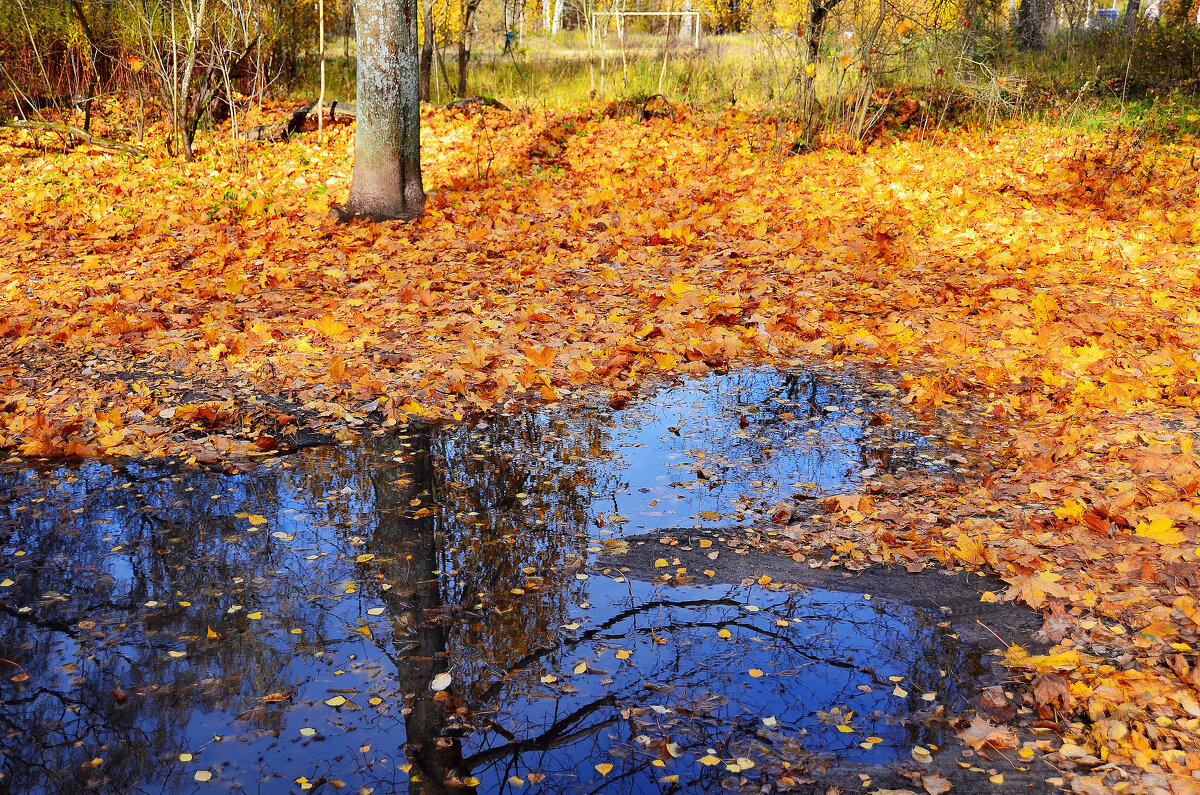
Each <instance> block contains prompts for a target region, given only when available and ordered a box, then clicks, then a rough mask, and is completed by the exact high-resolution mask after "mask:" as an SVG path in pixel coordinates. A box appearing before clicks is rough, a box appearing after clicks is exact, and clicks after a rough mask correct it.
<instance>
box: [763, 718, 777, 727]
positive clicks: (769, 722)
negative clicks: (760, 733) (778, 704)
mask: <svg viewBox="0 0 1200 795" xmlns="http://www.w3.org/2000/svg"><path fill="white" fill-rule="evenodd" d="M762 722H763V726H767V727H771V728H774V727H775V726H778V725H779V721H778V720H777V719H776V718H775V716H774V715H771V716H769V717H766V718H763V719H762Z"/></svg>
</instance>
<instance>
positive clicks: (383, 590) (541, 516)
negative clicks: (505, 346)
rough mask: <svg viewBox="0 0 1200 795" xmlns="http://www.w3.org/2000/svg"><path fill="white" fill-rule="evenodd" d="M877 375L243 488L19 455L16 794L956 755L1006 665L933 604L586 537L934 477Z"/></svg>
mask: <svg viewBox="0 0 1200 795" xmlns="http://www.w3.org/2000/svg"><path fill="white" fill-rule="evenodd" d="M863 394H864V393H863V390H862V388H861V386H855V385H854V384H853V383H850V382H848V381H837V380H833V379H830V378H827V377H817V376H814V375H811V374H804V375H780V374H777V373H775V372H774V371H767V370H751V371H743V372H741V373H738V374H731V375H728V376H714V377H712V378H709V379H706V380H703V381H693V382H688V383H686V384H684V385H682V386H680V387H678V388H676V389H673V390H670V391H665V392H663V393H661V394H660V395H659V396H657V397H655V398H653V399H651V400H649V401H647V402H646V403H644V404H641V405H639V406H638V407H635V408H630V409H627V410H624V411H620V412H614V411H611V410H609V409H607V408H604V409H601V408H597V407H588V406H576V407H574V408H573V409H572V410H571V411H569V412H568V411H553V412H530V413H525V414H521V415H518V416H512V417H499V418H495V419H493V420H491V421H489V422H486V423H480V424H479V425H477V426H475V427H472V428H449V429H442V430H436V429H435V430H422V431H419V432H411V433H408V434H406V435H401V436H396V437H379V438H376V439H373V440H368V441H364V442H363V443H362V444H360V445H355V446H340V447H331V448H319V449H313V450H308V451H305V452H303V453H301V454H297V455H295V456H291V457H288V458H282V459H273V460H269V461H267V462H266V463H265V464H264V465H263V466H262V467H261V468H259V469H256V470H255V471H253V472H250V473H248V474H240V475H224V474H218V473H212V472H200V471H195V470H178V469H174V468H172V467H170V466H167V465H154V464H148V463H144V462H143V463H137V462H118V463H97V462H92V463H86V464H83V465H80V466H63V467H58V468H53V469H48V470H42V471H35V470H33V469H28V468H25V469H8V470H0V494H4V495H6V497H5V501H4V502H0V657H2V658H4V659H5V662H3V663H0V667H2V668H3V679H0V704H2V709H0V731H2V732H3V734H2V735H0V736H2V737H3V740H2V741H0V773H3V776H4V778H3V779H2V780H0V789H6V788H13V789H18V790H21V791H28V792H43V791H46V792H49V791H61V790H78V789H84V788H89V787H90V788H94V789H99V790H105V791H121V792H151V791H154V792H160V791H172V792H175V791H213V789H214V788H215V789H216V790H219V791H239V792H240V791H259V790H265V791H302V790H305V789H313V790H316V789H322V788H324V789H327V790H331V789H333V788H334V787H344V788H345V789H342V790H341V791H346V792H359V791H361V790H362V788H367V789H368V790H369V789H372V788H374V790H375V791H376V792H393V791H398V790H400V789H408V790H409V791H412V792H421V791H430V792H439V791H446V790H451V791H457V790H460V789H462V788H465V789H468V790H469V789H471V788H476V789H477V790H478V791H481V792H501V791H514V792H515V791H521V790H522V789H525V790H526V791H549V792H558V791H562V792H592V791H606V792H641V791H646V790H662V791H689V792H690V791H716V790H721V789H738V788H746V789H750V788H758V787H760V786H762V785H763V784H764V783H766V782H772V781H778V780H780V778H781V777H783V776H792V777H795V778H796V779H797V780H803V777H804V776H805V775H807V772H810V771H814V770H819V769H821V768H822V767H826V766H829V765H832V764H834V763H835V762H836V763H862V764H868V765H876V764H885V763H889V762H893V761H899V760H903V759H907V758H908V755H909V753H910V752H911V749H912V747H913V745H916V744H920V745H924V746H926V747H930V748H936V747H938V746H941V745H942V744H944V743H945V742H946V741H947V734H948V733H947V732H944V730H943V728H942V724H941V723H939V720H938V717H939V716H940V715H941V714H943V713H945V712H948V713H954V712H956V711H958V710H959V709H961V707H962V706H963V705H964V703H965V700H966V699H967V698H969V697H970V696H971V695H972V694H973V691H972V690H971V688H972V684H971V683H972V681H973V679H974V677H976V676H977V675H978V674H980V673H981V672H982V671H983V665H984V662H983V660H982V657H981V655H980V653H979V652H978V651H973V650H971V649H970V648H967V647H964V646H963V645H962V644H961V643H959V642H957V641H956V640H955V637H954V636H953V634H952V632H951V630H950V629H949V628H948V627H947V626H946V625H945V622H944V621H942V618H943V616H940V615H935V614H932V613H930V612H929V611H925V610H922V609H919V608H915V607H911V606H908V605H905V604H902V603H900V602H895V601H889V600H886V599H879V598H877V599H871V600H868V599H864V597H863V595H862V593H857V594H846V593H838V592H834V591H821V590H813V589H808V590H804V589H790V588H780V589H772V588H770V587H761V586H758V585H753V586H742V585H729V584H726V585H714V584H708V585H689V586H680V587H656V586H655V585H653V584H651V583H650V582H646V581H639V580H635V579H626V578H625V577H624V576H622V575H621V573H620V572H619V571H618V570H615V569H613V568H611V565H612V559H611V556H598V555H597V553H596V552H595V550H596V549H597V548H598V545H599V542H602V541H603V540H604V539H606V538H612V537H613V536H614V535H619V534H622V533H626V532H628V533H629V534H633V533H635V532H645V531H647V530H653V529H658V528H680V527H685V528H691V527H705V526H724V527H730V526H732V525H737V524H743V523H750V522H752V521H755V520H756V519H758V518H761V516H760V514H761V513H762V512H764V511H767V510H769V508H770V506H771V505H772V504H773V503H774V502H775V501H777V500H778V499H781V498H784V497H787V496H788V495H790V494H793V493H796V492H802V493H804V494H814V495H815V494H819V493H822V492H825V491H840V490H844V489H846V488H848V487H849V486H851V485H853V484H854V483H856V482H858V481H860V480H861V479H863V478H864V477H866V478H869V477H871V473H872V471H875V472H882V471H885V470H895V469H899V468H903V467H917V466H928V465H929V463H930V461H931V460H933V456H934V453H933V452H932V451H931V449H930V448H929V446H928V445H927V444H926V443H925V442H923V441H922V438H921V436H920V434H919V433H918V432H917V431H916V430H914V429H912V428H910V427H906V426H903V425H901V424H900V423H899V422H897V421H895V420H892V421H887V420H886V419H885V418H884V417H882V416H881V415H883V414H888V413H895V415H896V416H897V417H899V416H900V413H899V411H897V410H895V409H894V408H893V409H891V410H889V407H888V405H887V402H886V399H885V398H883V397H881V395H886V392H885V391H884V390H878V391H877V392H876V393H873V394H871V397H870V399H868V398H864V397H862V395H863ZM605 570H607V571H608V573H607V574H605V573H603V572H604V571H605ZM18 666H19V667H18ZM10 677H11V678H10ZM609 765H611V768H609V767H608V766H609Z"/></svg>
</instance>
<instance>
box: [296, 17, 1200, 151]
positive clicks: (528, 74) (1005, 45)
mask: <svg viewBox="0 0 1200 795" xmlns="http://www.w3.org/2000/svg"><path fill="white" fill-rule="evenodd" d="M1008 38H1009V34H1008V33H1007V32H1006V31H995V32H993V34H992V35H990V36H985V37H983V39H982V40H981V41H980V43H979V44H978V46H977V48H976V51H975V56H976V58H979V59H982V60H983V62H984V63H985V64H986V66H985V67H983V68H977V69H976V70H975V72H974V73H973V74H972V75H968V76H964V72H963V70H962V67H961V64H960V62H959V61H958V60H957V55H958V53H959V51H960V49H959V47H960V45H959V41H960V40H959V39H958V38H957V37H956V36H955V35H953V34H942V35H941V36H932V35H930V36H925V37H922V38H918V39H914V40H913V41H911V42H910V43H909V45H908V46H907V47H906V48H905V50H904V52H903V56H902V57H899V58H897V59H895V61H894V62H893V63H890V64H888V65H887V66H886V68H885V70H884V73H883V74H882V75H881V76H880V79H879V85H880V86H881V87H884V88H886V89H897V88H900V89H903V90H904V91H905V92H908V94H909V95H910V96H912V95H916V96H921V97H925V98H927V99H929V100H930V101H931V103H932V102H938V103H940V102H941V99H940V98H941V97H948V98H951V99H954V98H957V100H956V101H955V103H953V104H954V107H955V108H956V109H957V110H956V114H955V115H956V118H957V119H958V120H959V121H962V122H964V123H974V122H975V121H984V120H992V119H994V118H997V114H996V113H995V110H996V109H995V108H994V107H993V108H991V109H990V112H989V107H988V105H989V102H992V101H993V100H990V99H989V94H988V87H989V81H990V85H991V87H992V89H993V91H995V90H996V87H997V86H998V85H1005V84H1006V83H1007V85H1008V86H1009V87H1010V88H1012V87H1013V86H1019V87H1020V91H1019V93H1018V92H1017V91H1015V90H1014V91H1013V92H1012V93H1011V95H1008V97H1009V99H1011V100H1012V101H1013V102H1014V103H1015V107H1017V108H1018V112H1019V113H1021V114H1022V115H1023V116H1025V117H1027V118H1030V119H1035V120H1038V121H1044V122H1050V123H1056V124H1061V125H1064V126H1067V127H1071V128H1075V129H1080V130H1083V131H1101V130H1107V129H1111V128H1114V127H1118V126H1120V127H1124V128H1138V129H1142V130H1143V131H1145V132H1148V133H1151V134H1153V135H1155V136H1159V137H1163V138H1168V139H1172V138H1186V137H1188V136H1192V137H1200V97H1198V96H1197V86H1198V85H1200V80H1198V78H1197V76H1196V75H1197V74H1200V71H1189V69H1192V68H1193V67H1194V68H1195V69H1197V70H1200V31H1197V30H1194V29H1191V28H1174V27H1170V26H1166V25H1162V26H1159V27H1157V28H1143V29H1140V30H1138V31H1137V32H1136V33H1135V35H1133V36H1125V35H1123V34H1122V33H1121V31H1120V30H1119V29H1117V28H1114V27H1110V28H1107V29H1102V30H1098V31H1084V32H1080V33H1076V34H1074V35H1070V34H1060V35H1057V36H1055V37H1053V38H1052V39H1051V41H1050V44H1049V46H1048V47H1047V49H1046V50H1045V51H1043V52H1037V53H1031V52H1024V51H1021V50H1019V49H1017V48H1016V47H1015V46H1014V45H1013V44H1012V43H1011V42H1010V41H1009V40H1008ZM702 42H703V43H702V46H701V47H700V48H699V49H693V48H691V47H684V46H679V45H676V46H673V47H672V48H671V49H670V50H669V51H668V52H667V54H666V55H667V57H666V69H665V71H664V70H663V49H662V45H663V39H662V38H661V37H648V36H643V37H641V38H639V37H637V36H630V37H629V39H628V41H627V46H626V49H625V52H624V57H622V51H621V49H620V48H619V47H616V46H612V45H613V44H614V42H610V46H609V47H608V49H607V51H602V49H601V48H600V47H589V43H588V41H587V38H586V36H585V35H584V34H582V33H580V32H578V31H565V32H563V33H560V34H559V36H557V37H556V38H555V39H554V40H549V39H547V38H545V37H541V36H529V37H527V38H526V39H525V40H524V42H522V43H521V45H520V46H518V47H515V48H514V50H513V52H511V53H503V52H501V51H500V49H499V47H494V46H488V45H486V44H480V45H479V46H477V47H476V51H475V52H474V53H473V57H472V61H471V70H470V75H469V83H468V93H469V94H473V95H481V96H488V97H494V98H496V99H498V100H500V101H502V102H504V103H505V104H507V105H509V106H517V107H519V106H523V105H528V106H548V107H569V106H575V105H578V104H580V103H583V102H586V101H589V100H601V101H604V100H608V101H629V100H632V99H634V98H638V97H643V98H644V97H647V96H651V95H654V94H658V93H662V94H664V95H666V96H667V98H669V99H670V100H671V101H672V102H675V103H679V102H684V103H689V104H691V105H693V106H695V107H702V108H714V107H725V106H729V105H731V104H736V105H739V106H750V107H768V108H770V107H776V108H789V107H790V103H792V102H793V100H794V94H795V87H796V81H795V79H794V74H795V71H796V69H797V66H796V64H797V61H796V51H795V47H796V42H795V41H793V40H788V39H778V38H773V37H765V36H754V35H751V34H736V35H726V36H708V37H705V38H704V39H703V40H702ZM453 55H454V52H453V49H452V48H447V50H446V51H445V53H444V63H445V69H446V72H447V74H445V75H443V73H442V70H441V69H440V68H439V67H438V65H437V64H436V63H435V68H434V79H433V81H432V83H431V87H432V89H433V102H435V103H437V104H445V103H448V102H450V101H452V100H453V99H454V98H455V97H454V96H453V94H452V93H451V91H450V90H449V87H448V86H447V84H446V79H445V78H446V77H449V79H450V80H451V81H455V82H456V81H457V72H456V65H455V60H454V57H453ZM853 73H854V69H853V68H852V69H850V70H849V71H843V70H841V69H840V68H839V67H838V64H837V57H836V52H835V53H833V54H832V55H827V57H825V58H823V59H822V61H821V63H820V66H819V68H818V72H817V86H818V95H819V96H821V97H823V98H827V97H829V96H831V95H833V94H835V93H836V92H837V91H839V90H841V91H844V90H845V84H841V86H840V87H839V82H838V81H839V79H848V78H847V75H851V76H852V75H853ZM318 74H319V67H318V66H317V65H316V63H315V61H314V62H313V63H310V64H309V67H308V68H307V69H306V70H305V78H304V80H302V81H301V83H300V85H299V86H297V88H296V90H295V91H294V92H293V96H294V97H295V98H297V99H300V98H305V99H311V98H313V97H316V95H317V90H318V85H317V79H318V78H317V76H318ZM660 76H661V92H660ZM354 93H355V92H354V64H353V61H352V60H347V59H346V58H345V57H343V56H342V55H341V54H340V53H339V54H337V55H334V56H331V57H330V58H329V59H328V60H327V62H326V96H327V97H329V98H331V99H338V100H345V101H349V100H352V99H353V98H354ZM1002 110H1003V112H1002V113H1000V114H999V116H1004V115H1011V113H1012V110H1011V109H1002Z"/></svg>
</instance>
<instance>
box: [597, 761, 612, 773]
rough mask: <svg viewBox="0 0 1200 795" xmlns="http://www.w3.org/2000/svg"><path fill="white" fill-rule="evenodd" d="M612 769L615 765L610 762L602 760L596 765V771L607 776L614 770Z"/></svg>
mask: <svg viewBox="0 0 1200 795" xmlns="http://www.w3.org/2000/svg"><path fill="white" fill-rule="evenodd" d="M612 769H613V766H612V765H610V764H609V763H608V762H601V763H600V764H598V765H596V772H597V773H599V774H600V775H602V776H607V775H608V774H609V773H611V772H612Z"/></svg>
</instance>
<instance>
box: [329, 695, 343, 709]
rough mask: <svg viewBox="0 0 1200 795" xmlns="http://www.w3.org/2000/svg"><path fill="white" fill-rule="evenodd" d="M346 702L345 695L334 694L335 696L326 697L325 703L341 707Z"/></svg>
mask: <svg viewBox="0 0 1200 795" xmlns="http://www.w3.org/2000/svg"><path fill="white" fill-rule="evenodd" d="M345 703H346V697H345V696H334V697H333V698H327V699H325V704H326V705H328V706H330V707H340V706H342V705H343V704H345Z"/></svg>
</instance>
